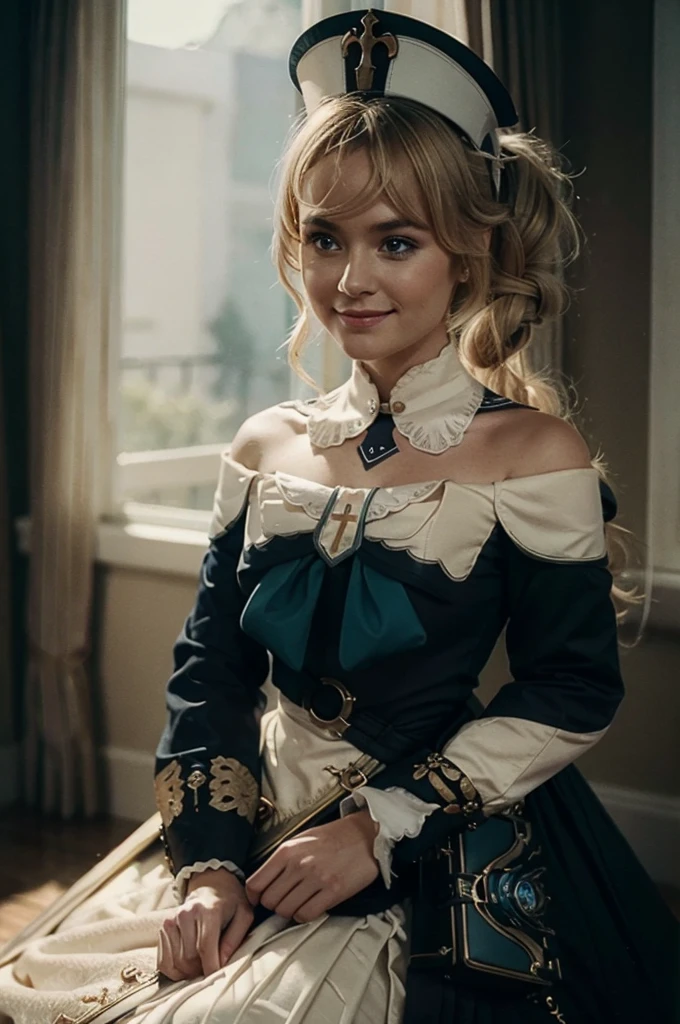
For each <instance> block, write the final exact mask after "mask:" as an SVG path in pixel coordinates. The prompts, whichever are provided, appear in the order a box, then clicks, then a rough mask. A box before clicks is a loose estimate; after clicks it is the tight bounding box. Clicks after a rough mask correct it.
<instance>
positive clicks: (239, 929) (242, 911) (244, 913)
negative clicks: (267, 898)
mask: <svg viewBox="0 0 680 1024" xmlns="http://www.w3.org/2000/svg"><path fill="white" fill-rule="evenodd" d="M252 921H253V914H252V911H250V910H247V909H246V908H245V907H239V908H238V909H237V911H236V913H235V914H234V916H233V918H232V919H231V922H230V924H229V927H228V928H227V930H226V931H225V932H224V934H223V936H222V938H221V940H220V964H221V965H222V966H223V967H224V965H225V964H226V963H228V962H229V960H230V959H231V957H232V956H233V955H234V953H235V952H236V950H237V949H238V947H239V946H240V945H241V943H242V942H243V940H244V938H245V937H246V935H247V933H248V929H249V928H250V926H251V924H252Z"/></svg>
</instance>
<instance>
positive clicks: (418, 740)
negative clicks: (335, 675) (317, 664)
mask: <svg viewBox="0 0 680 1024" xmlns="http://www.w3.org/2000/svg"><path fill="white" fill-rule="evenodd" d="M273 683H274V685H275V686H276V687H277V688H278V689H279V690H281V692H282V693H283V694H284V695H285V696H286V697H287V698H288V699H289V700H291V701H293V703H294V704H297V705H298V706H299V707H301V708H304V709H305V710H306V711H307V712H308V714H309V716H310V721H311V722H313V723H314V724H315V725H317V726H319V727H321V728H327V729H328V731H329V733H330V734H331V735H335V736H338V735H341V736H343V738H344V739H346V740H348V741H349V742H350V743H352V744H353V745H354V746H355V747H357V748H358V749H359V750H361V751H362V752H363V753H364V754H368V755H369V756H370V757H374V758H376V760H378V761H382V762H383V764H392V763H393V762H395V761H398V760H399V759H400V758H402V757H407V756H408V755H409V753H411V752H414V751H416V750H418V749H420V748H421V747H422V746H423V745H427V744H430V745H432V746H434V745H439V744H440V743H441V742H442V741H443V740H442V737H443V736H444V739H446V738H448V737H449V736H453V735H454V734H455V733H456V732H458V730H459V729H460V728H461V727H462V726H463V725H464V724H465V723H466V722H468V721H470V720H471V719H472V718H476V717H477V716H478V714H479V711H480V710H481V707H482V705H481V704H480V702H479V701H478V700H477V699H476V698H474V697H473V698H469V699H468V700H467V701H461V703H460V704H458V705H456V706H454V707H453V708H452V710H451V716H450V718H448V720H447V722H446V726H445V729H442V722H441V718H439V719H438V720H437V724H436V726H434V727H432V726H428V727H427V728H425V729H423V730H421V731H420V732H418V730H414V731H413V732H409V733H408V734H407V733H405V732H402V731H401V730H399V729H397V728H395V727H394V726H393V725H391V724H390V723H389V722H386V721H385V720H384V719H383V718H381V717H380V716H379V715H378V714H376V712H375V710H369V709H368V708H362V707H357V706H356V700H355V698H354V695H353V694H351V693H350V692H349V690H348V689H347V687H346V685H345V684H344V683H342V682H341V681H340V680H337V679H332V678H330V677H324V678H317V677H314V676H312V675H311V674H310V673H305V672H297V671H294V670H293V669H291V668H289V667H288V666H287V665H286V664H285V663H283V662H276V664H275V670H274V674H273Z"/></svg>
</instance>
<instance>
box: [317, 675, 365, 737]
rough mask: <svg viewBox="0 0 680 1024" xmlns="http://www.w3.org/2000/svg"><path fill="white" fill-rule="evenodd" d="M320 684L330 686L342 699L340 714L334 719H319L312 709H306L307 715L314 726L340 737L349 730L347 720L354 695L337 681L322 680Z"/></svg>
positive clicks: (352, 705) (350, 712)
mask: <svg viewBox="0 0 680 1024" xmlns="http://www.w3.org/2000/svg"><path fill="white" fill-rule="evenodd" d="M320 682H321V683H322V684H323V685H324V686H332V687H333V689H334V690H336V691H337V692H338V693H339V694H340V696H341V697H342V707H341V708H340V713H339V714H338V715H336V716H335V718H321V717H320V715H317V713H316V711H314V710H313V708H311V707H310V708H307V714H308V715H309V717H310V718H311V720H312V722H313V723H314V725H318V726H320V727H321V728H322V729H328V731H329V732H334V733H336V734H337V735H338V736H342V734H343V733H344V731H345V730H346V729H348V728H349V722H348V721H347V719H348V718H349V717H350V715H351V714H352V708H353V707H354V701H355V697H354V694H352V693H350V692H349V690H348V689H347V687H346V686H343V684H342V683H340V682H338V680H337V679H327V678H322V679H321V680H320Z"/></svg>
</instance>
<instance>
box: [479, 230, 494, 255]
mask: <svg viewBox="0 0 680 1024" xmlns="http://www.w3.org/2000/svg"><path fill="white" fill-rule="evenodd" d="M492 232H493V228H487V229H486V230H485V231H482V238H483V240H484V248H485V249H486V250H487V252H488V251H489V249H490V247H491V234H492Z"/></svg>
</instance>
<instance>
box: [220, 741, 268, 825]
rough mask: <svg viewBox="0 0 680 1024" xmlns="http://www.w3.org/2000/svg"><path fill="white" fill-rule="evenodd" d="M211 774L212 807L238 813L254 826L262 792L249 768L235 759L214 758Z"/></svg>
mask: <svg viewBox="0 0 680 1024" xmlns="http://www.w3.org/2000/svg"><path fill="white" fill-rule="evenodd" d="M210 774H211V775H212V776H213V777H212V779H211V780H210V794H211V796H210V806H211V807H214V808H215V810H216V811H236V813H237V814H240V815H241V817H242V818H247V819H248V821H249V822H250V824H251V825H252V823H253V822H254V821H255V815H256V814H257V807H258V803H259V798H260V792H259V787H258V784H257V782H256V781H255V779H254V777H253V775H252V773H251V772H250V771H249V770H248V768H246V766H245V765H244V764H241V762H240V761H237V760H235V758H233V757H214V758H213V759H212V761H211V762H210Z"/></svg>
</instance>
